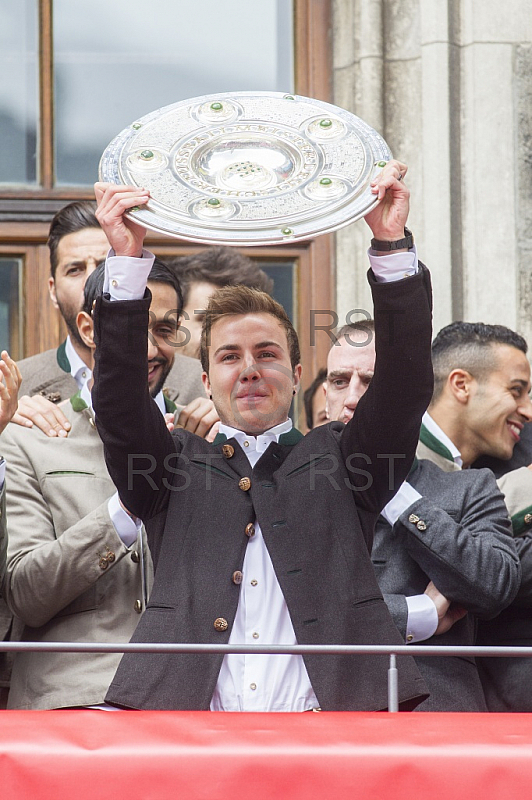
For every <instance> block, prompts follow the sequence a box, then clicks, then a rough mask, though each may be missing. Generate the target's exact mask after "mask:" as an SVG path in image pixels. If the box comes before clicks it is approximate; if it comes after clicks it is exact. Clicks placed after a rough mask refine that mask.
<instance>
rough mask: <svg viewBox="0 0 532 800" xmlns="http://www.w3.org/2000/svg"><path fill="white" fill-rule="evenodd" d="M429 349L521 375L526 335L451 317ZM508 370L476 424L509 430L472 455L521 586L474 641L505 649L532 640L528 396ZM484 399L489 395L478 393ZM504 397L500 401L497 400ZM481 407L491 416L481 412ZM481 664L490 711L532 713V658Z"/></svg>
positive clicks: (443, 359) (467, 364)
mask: <svg viewBox="0 0 532 800" xmlns="http://www.w3.org/2000/svg"><path fill="white" fill-rule="evenodd" d="M473 343H478V349H479V351H480V353H479V355H478V357H477V359H476V360H475V359H472V358H471V348H472V345H473ZM433 349H434V351H435V356H434V360H435V363H436V364H439V365H440V371H441V373H442V375H443V374H444V373H445V369H446V368H447V367H448V366H449V364H452V363H453V362H455V363H456V365H458V366H462V367H463V368H465V369H466V370H467V372H468V373H470V374H473V375H474V374H477V375H479V374H484V375H486V371H487V370H488V369H489V365H490V364H491V366H492V368H494V367H496V366H497V365H501V364H502V365H503V368H504V369H505V370H506V371H507V372H508V370H509V368H510V365H511V364H512V363H513V362H515V361H516V360H520V361H521V362H522V363H523V369H524V372H525V373H526V368H527V367H528V362H527V361H526V357H525V354H526V353H527V343H526V341H525V339H524V338H523V337H522V336H519V335H518V334H516V333H514V332H513V331H510V330H508V329H507V328H504V327H503V326H500V325H485V324H483V323H466V322H458V323H453V324H452V325H448V326H447V327H446V328H444V329H443V330H442V331H440V333H439V334H438V336H437V337H436V339H435V341H434V345H433ZM525 364H526V367H525V366H524V365H525ZM437 368H438V367H436V369H437ZM511 375H513V376H514V378H516V380H514V381H513V382H510V381H508V382H507V383H506V384H503V386H502V388H503V390H504V389H505V390H506V391H505V393H504V392H501V391H499V392H498V394H497V396H493V393H491V395H492V399H491V407H488V408H487V407H486V406H487V404H486V403H485V402H484V403H483V406H482V407H481V408H479V411H478V414H479V420H478V424H477V428H476V433H477V438H479V437H481V436H482V432H483V430H484V428H485V427H486V424H487V423H489V421H490V419H491V420H492V423H493V424H497V422H498V427H499V428H501V427H502V428H503V429H504V428H505V427H507V428H508V433H507V434H506V436H505V435H501V436H500V444H499V447H497V448H490V450H489V451H486V450H484V451H480V452H477V453H476V455H475V454H473V456H474V457H473V458H472V461H474V463H473V466H475V467H481V466H488V467H490V468H492V469H493V470H494V472H495V474H496V475H498V476H500V477H499V480H498V484H499V488H500V489H501V491H502V492H503V494H504V497H505V501H506V505H507V508H508V511H509V513H510V516H511V519H512V528H513V535H514V541H515V544H516V547H517V552H518V553H519V558H520V560H521V576H522V577H521V586H520V589H519V592H518V594H517V597H516V599H515V601H514V602H513V603H512V604H511V605H510V606H508V608H506V609H505V610H504V611H503V612H502V613H501V614H500V615H499V616H498V617H496V618H495V619H493V620H488V621H485V622H482V623H481V624H480V626H479V634H478V644H481V645H489V646H493V645H500V646H508V647H511V646H515V645H520V646H526V645H528V646H529V645H530V643H531V642H532V614H531V613H530V606H531V602H532V513H531V512H532V500H531V497H532V470H531V469H530V468H529V465H530V463H531V462H532V447H531V442H532V426H530V425H528V424H525V423H527V422H528V421H529V420H530V418H531V415H530V412H529V409H530V399H529V398H528V395H527V393H528V391H529V388H530V386H529V385H528V386H527V385H526V383H525V382H524V380H523V379H521V380H519V376H518V375H517V373H516V372H514V373H509V372H508V377H510V376H511ZM523 378H526V374H525V375H524V376H523ZM489 397H490V395H489V394H488V396H487V397H485V398H483V399H484V400H488V399H489ZM510 397H514V398H516V399H514V402H517V398H520V403H521V409H520V412H519V413H517V414H513V415H510V416H508V417H507V420H506V425H505V424H504V416H501V415H500V413H499V411H500V409H501V408H504V407H508V406H509V405H510V403H511V401H510ZM503 402H504V406H502V405H501V404H502V403H503ZM486 413H487V414H488V415H489V416H488V417H487V418H486ZM508 440H509V441H508ZM438 457H439V456H438ZM479 669H480V675H481V678H482V681H483V685H484V692H485V695H486V701H487V704H488V709H489V710H490V711H518V712H528V711H532V699H531V696H530V691H529V689H528V685H529V681H530V677H531V669H532V662H530V661H529V659H527V658H484V659H479Z"/></svg>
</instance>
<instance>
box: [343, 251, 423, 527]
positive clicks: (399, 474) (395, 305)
mask: <svg viewBox="0 0 532 800" xmlns="http://www.w3.org/2000/svg"><path fill="white" fill-rule="evenodd" d="M369 282H370V285H371V289H372V294H373V302H374V309H375V311H374V316H375V349H376V362H375V373H374V376H373V378H372V381H371V384H370V386H369V388H368V390H367V392H366V394H365V395H364V396H363V397H362V398H361V400H360V402H359V404H358V406H357V408H356V411H355V414H354V415H353V418H352V419H351V420H350V422H348V423H347V425H346V426H345V429H344V431H343V432H342V436H341V445H340V446H341V450H342V456H343V458H344V459H345V462H346V466H347V469H348V471H349V473H350V481H351V486H352V488H353V490H354V493H355V500H356V503H357V505H358V506H359V507H361V508H364V510H366V511H369V512H371V513H374V514H378V513H379V512H380V511H381V510H382V509H383V508H384V506H385V505H386V504H387V503H388V501H389V500H390V499H391V498H392V497H393V495H394V494H395V492H396V491H397V489H398V488H399V486H400V485H401V483H402V482H403V480H404V479H405V478H406V476H407V475H408V472H409V470H410V467H411V466H412V462H413V459H414V456H415V452H416V446H417V442H418V438H419V430H420V427H421V418H422V416H423V413H424V412H425V410H426V408H427V406H428V404H429V402H430V399H431V396H432V390H433V374H432V361H431V336H432V324H431V320H432V293H431V284H430V276H429V273H428V270H427V269H426V268H425V267H423V265H421V264H420V270H419V272H418V273H417V274H416V275H414V276H412V277H409V278H405V279H403V280H399V281H394V282H391V283H377V282H376V280H375V278H374V277H373V273H372V272H371V270H370V273H369Z"/></svg>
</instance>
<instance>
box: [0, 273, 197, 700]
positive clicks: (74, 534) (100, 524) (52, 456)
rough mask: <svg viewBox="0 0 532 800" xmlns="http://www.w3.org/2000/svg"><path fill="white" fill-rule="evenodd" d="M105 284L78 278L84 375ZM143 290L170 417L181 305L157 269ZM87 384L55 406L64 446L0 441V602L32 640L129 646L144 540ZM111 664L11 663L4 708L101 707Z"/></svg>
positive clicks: (15, 430)
mask: <svg viewBox="0 0 532 800" xmlns="http://www.w3.org/2000/svg"><path fill="white" fill-rule="evenodd" d="M103 280H104V268H103V266H102V267H100V268H98V269H97V270H96V271H95V272H93V273H92V274H91V275H90V277H89V278H88V280H87V283H86V286H85V295H84V304H83V309H82V311H80V312H79V313H78V315H77V328H78V332H79V336H80V338H81V339H82V341H83V343H84V345H85V347H86V348H87V350H88V352H89V356H90V357H89V367H90V368H91V369H92V366H93V353H94V341H93V322H92V308H93V304H94V301H95V299H96V297H97V296H98V295H99V294H100V293H101V291H102V286H103ZM148 286H149V289H150V291H151V295H152V303H151V308H150V324H149V332H148V342H147V348H148V384H149V389H150V394H151V396H152V397H153V399H154V401H155V403H156V405H157V406H158V408H159V409H160V411H161V412H162V413H165V412H168V411H173V410H174V408H175V406H173V404H172V403H171V401H169V400H168V398H166V397H165V396H164V395H163V393H162V391H161V389H162V386H163V384H164V383H165V380H166V377H167V375H168V373H169V371H170V369H171V367H172V362H173V359H174V354H175V348H174V347H173V346H172V343H173V342H175V334H176V331H177V326H178V316H179V312H180V310H181V307H182V299H181V292H180V287H179V283H178V282H177V279H176V278H175V276H174V275H173V273H172V272H170V270H169V269H168V268H167V267H166V266H165V265H164V264H163V263H162V262H159V261H157V260H156V261H155V263H154V265H153V267H152V270H151V272H150V275H149V278H148ZM91 384H92V380H91V381H89V382H88V383H87V384H86V385H85V386H84V387H82V389H81V390H80V391H79V392H77V393H76V394H75V395H74V396H73V397H72V398H71V399H70V401H67V402H66V403H63V404H62V405H61V409H62V411H63V412H64V414H65V416H66V418H67V419H68V420H69V422H70V425H71V430H70V433H69V435H68V437H67V438H60V437H55V438H50V437H48V436H46V435H45V434H44V433H43V432H42V431H40V430H39V429H38V428H37V427H35V428H33V429H26V428H23V427H21V426H15V425H10V426H9V430H7V431H5V434H4V436H3V442H2V444H3V446H4V453H5V456H6V461H7V480H8V482H9V493H8V515H9V543H8V553H7V573H6V578H5V586H4V592H5V597H6V600H7V603H8V605H9V608H10V609H11V611H12V612H13V613H14V614H15V615H16V616H17V617H19V618H20V619H21V620H22V621H23V622H24V624H25V629H24V633H23V638H25V639H27V640H30V641H43V642H45V641H82V642H83V641H85V642H102V641H108V642H117V641H128V640H129V638H130V636H131V635H132V633H133V631H134V630H135V628H136V625H137V622H138V620H139V618H140V615H141V613H142V611H143V610H144V607H145V604H146V600H147V597H148V593H149V590H150V588H151V575H152V566H151V558H150V555H149V551H148V547H147V544H146V540H145V533H144V530H143V529H142V528H141V526H140V525H136V524H135V523H134V522H133V520H132V519H131V518H130V517H129V516H128V515H127V514H126V513H125V512H124V511H123V509H122V508H121V506H120V503H119V501H118V496H117V494H116V492H115V487H114V485H113V483H112V481H111V479H110V478H109V475H108V473H107V469H106V467H105V461H104V455H103V445H102V443H101V441H100V437H99V436H98V432H97V430H96V427H95V424H94V413H93V410H92V397H91ZM132 425H133V426H134V421H133V422H132ZM119 660H120V656H119V655H114V654H109V653H92V654H89V653H86V654H83V653H78V654H69V655H68V656H65V655H64V654H62V653H18V654H17V655H16V657H15V661H14V666H13V673H12V678H11V690H10V694H9V699H8V707H9V708H17V709H50V708H66V707H72V706H94V705H99V704H101V703H102V702H103V699H104V696H105V693H106V691H107V688H108V685H109V683H110V681H111V678H112V676H113V674H114V672H115V669H116V667H117V665H118V662H119Z"/></svg>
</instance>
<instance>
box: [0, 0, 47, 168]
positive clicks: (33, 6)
mask: <svg viewBox="0 0 532 800" xmlns="http://www.w3.org/2000/svg"><path fill="white" fill-rule="evenodd" d="M37 42H38V35H37V0H20V1H19V0H17V2H16V3H14V2H13V0H0V74H1V76H2V78H1V80H0V142H1V146H0V183H4V184H5V183H9V184H28V183H35V182H36V179H37V109H38V98H37V87H38V65H37V49H38V48H37Z"/></svg>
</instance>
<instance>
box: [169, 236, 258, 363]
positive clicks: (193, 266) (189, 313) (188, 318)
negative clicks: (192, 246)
mask: <svg viewBox="0 0 532 800" xmlns="http://www.w3.org/2000/svg"><path fill="white" fill-rule="evenodd" d="M170 265H171V266H172V267H173V269H175V271H176V273H177V276H178V278H179V280H180V282H181V285H182V287H183V318H184V321H183V325H182V330H181V334H182V335H183V337H184V338H183V340H182V341H181V342H180V344H181V346H180V348H179V353H180V354H181V355H185V356H191V357H192V358H199V345H200V336H201V326H202V324H203V320H204V318H205V309H206V308H207V304H208V302H209V298H210V296H211V295H212V294H213V292H215V291H216V290H217V289H219V288H220V287H221V286H249V287H251V288H252V289H260V290H261V291H262V292H267V293H268V294H271V293H272V290H273V280H272V279H271V278H269V277H268V275H266V273H265V272H264V271H263V270H262V269H260V267H259V266H258V264H257V263H256V262H255V261H253V260H252V259H251V258H247V256H243V255H242V254H241V253H239V252H238V250H236V248H234V247H220V246H214V247H208V248H207V249H205V250H202V251H201V252H200V253H197V254H196V255H193V256H185V257H184V258H177V259H175V260H174V261H172V262H170Z"/></svg>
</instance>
